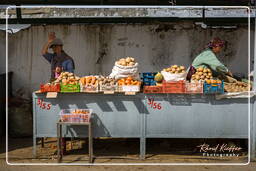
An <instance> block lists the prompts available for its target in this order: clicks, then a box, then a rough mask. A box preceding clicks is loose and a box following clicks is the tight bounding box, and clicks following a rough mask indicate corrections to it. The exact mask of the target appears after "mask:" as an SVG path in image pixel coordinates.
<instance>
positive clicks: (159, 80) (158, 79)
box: [154, 72, 164, 85]
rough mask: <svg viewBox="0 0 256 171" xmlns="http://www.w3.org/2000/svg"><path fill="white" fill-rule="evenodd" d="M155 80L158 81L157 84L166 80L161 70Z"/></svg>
mask: <svg viewBox="0 0 256 171" xmlns="http://www.w3.org/2000/svg"><path fill="white" fill-rule="evenodd" d="M154 80H155V81H156V85H162V84H161V83H162V81H163V80H164V77H163V75H162V74H161V73H160V72H158V73H157V74H156V75H155V77H154Z"/></svg>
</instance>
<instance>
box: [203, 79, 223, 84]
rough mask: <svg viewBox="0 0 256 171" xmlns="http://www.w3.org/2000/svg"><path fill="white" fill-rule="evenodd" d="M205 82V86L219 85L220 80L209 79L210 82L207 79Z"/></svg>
mask: <svg viewBox="0 0 256 171" xmlns="http://www.w3.org/2000/svg"><path fill="white" fill-rule="evenodd" d="M205 82H206V83H207V84H221V83H222V81H221V80H213V79H211V80H209V79H207V80H205Z"/></svg>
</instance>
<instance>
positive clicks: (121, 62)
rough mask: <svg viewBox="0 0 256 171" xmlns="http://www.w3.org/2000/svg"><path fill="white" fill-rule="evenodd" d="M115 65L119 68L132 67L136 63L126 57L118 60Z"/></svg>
mask: <svg viewBox="0 0 256 171" xmlns="http://www.w3.org/2000/svg"><path fill="white" fill-rule="evenodd" d="M116 63H117V64H118V65H121V66H134V65H135V63H136V62H135V59H134V58H133V57H127V58H121V59H119V60H118V61H117V62H116Z"/></svg>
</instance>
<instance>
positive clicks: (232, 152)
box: [197, 143, 242, 157]
mask: <svg viewBox="0 0 256 171" xmlns="http://www.w3.org/2000/svg"><path fill="white" fill-rule="evenodd" d="M197 148H199V152H200V153H202V154H203V156H205V157H228V156H230V157H232V156H234V157H238V156H239V155H240V153H241V150H242V148H241V147H238V146H236V145H231V146H229V145H228V144H225V143H224V144H217V145H214V146H210V145H209V144H206V143H204V144H202V145H199V146H197Z"/></svg>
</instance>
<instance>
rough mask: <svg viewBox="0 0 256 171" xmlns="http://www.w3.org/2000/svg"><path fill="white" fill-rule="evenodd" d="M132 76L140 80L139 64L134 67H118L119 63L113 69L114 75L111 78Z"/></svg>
mask: <svg viewBox="0 0 256 171" xmlns="http://www.w3.org/2000/svg"><path fill="white" fill-rule="evenodd" d="M128 76H132V77H133V78H134V79H139V73H138V63H135V65H134V66H122V65H118V64H117V62H116V63H115V66H114V67H113V69H112V73H111V74H110V75H109V77H111V78H115V79H121V78H126V77H128Z"/></svg>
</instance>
